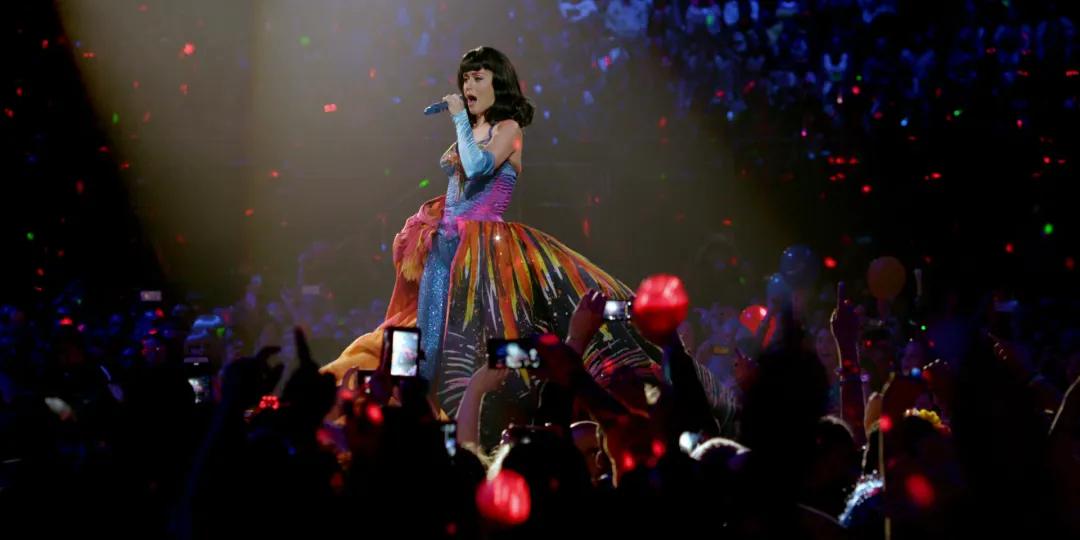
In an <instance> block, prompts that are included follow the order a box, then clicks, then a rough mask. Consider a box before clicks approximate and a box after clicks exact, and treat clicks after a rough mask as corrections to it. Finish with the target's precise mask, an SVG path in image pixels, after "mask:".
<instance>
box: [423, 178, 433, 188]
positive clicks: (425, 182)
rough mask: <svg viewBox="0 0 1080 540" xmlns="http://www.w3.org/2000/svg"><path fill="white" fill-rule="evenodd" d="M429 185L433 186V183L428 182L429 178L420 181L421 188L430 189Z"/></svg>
mask: <svg viewBox="0 0 1080 540" xmlns="http://www.w3.org/2000/svg"><path fill="white" fill-rule="evenodd" d="M429 184H431V181H430V180H428V179H427V178H423V179H421V180H420V187H421V188H426V187H428V185H429Z"/></svg>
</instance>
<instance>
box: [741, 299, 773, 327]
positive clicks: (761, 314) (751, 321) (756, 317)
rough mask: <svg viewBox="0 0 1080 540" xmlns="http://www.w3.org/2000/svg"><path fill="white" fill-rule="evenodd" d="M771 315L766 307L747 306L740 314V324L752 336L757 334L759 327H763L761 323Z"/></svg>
mask: <svg viewBox="0 0 1080 540" xmlns="http://www.w3.org/2000/svg"><path fill="white" fill-rule="evenodd" d="M768 314H769V309H768V308H766V307H765V306H760V305H753V306H747V307H746V309H744V310H742V313H740V314H739V322H740V323H742V325H743V327H744V328H746V329H747V330H749V331H750V333H751V334H756V333H757V331H758V327H759V326H761V321H764V320H765V316H766V315H768Z"/></svg>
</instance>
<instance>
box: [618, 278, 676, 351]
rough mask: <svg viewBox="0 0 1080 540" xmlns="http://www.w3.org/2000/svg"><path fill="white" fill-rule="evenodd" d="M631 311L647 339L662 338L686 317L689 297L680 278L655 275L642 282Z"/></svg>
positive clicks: (659, 339) (635, 322) (655, 339)
mask: <svg viewBox="0 0 1080 540" xmlns="http://www.w3.org/2000/svg"><path fill="white" fill-rule="evenodd" d="M632 310H633V320H634V324H635V325H636V326H637V327H638V330H640V331H641V333H642V334H643V335H644V336H645V338H646V339H649V340H651V341H661V340H663V339H665V338H666V337H667V336H669V335H671V333H672V332H674V331H675V329H676V328H678V327H679V325H680V324H682V322H683V321H684V320H686V315H687V313H688V312H689V310H690V297H689V296H687V294H686V289H685V288H684V287H683V284H682V280H680V279H679V278H678V277H676V276H673V275H670V274H656V275H652V276H649V277H647V278H645V279H644V280H643V281H642V282H641V285H640V286H639V287H638V290H637V296H636V297H635V298H634V303H633V307H632Z"/></svg>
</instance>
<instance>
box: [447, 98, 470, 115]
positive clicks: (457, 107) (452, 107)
mask: <svg viewBox="0 0 1080 540" xmlns="http://www.w3.org/2000/svg"><path fill="white" fill-rule="evenodd" d="M442 100H443V101H445V102H446V105H447V109H448V110H449V111H450V114H457V113H459V112H461V111H464V110H465V100H463V99H461V96H460V95H458V94H446V95H445V96H443V98H442Z"/></svg>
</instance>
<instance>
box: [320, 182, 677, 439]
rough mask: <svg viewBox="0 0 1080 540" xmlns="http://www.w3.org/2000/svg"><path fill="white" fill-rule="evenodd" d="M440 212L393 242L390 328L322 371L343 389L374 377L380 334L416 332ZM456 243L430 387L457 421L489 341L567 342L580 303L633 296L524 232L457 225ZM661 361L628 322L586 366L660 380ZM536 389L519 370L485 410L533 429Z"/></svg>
mask: <svg viewBox="0 0 1080 540" xmlns="http://www.w3.org/2000/svg"><path fill="white" fill-rule="evenodd" d="M443 204H444V198H443V197H439V198H437V199H433V200H431V201H428V202H427V203H424V205H423V206H422V207H421V208H420V211H419V212H417V213H416V215H414V216H412V217H410V218H409V219H408V220H407V221H406V224H405V227H404V228H403V229H402V231H401V232H400V233H398V235H397V236H396V237H395V238H394V266H395V269H396V271H397V280H396V283H395V286H394V292H393V294H392V296H391V300H390V305H389V308H388V309H387V313H386V320H385V321H384V322H383V324H382V325H380V327H379V328H377V329H376V330H375V331H374V332H371V333H368V334H365V335H363V336H360V337H359V338H357V339H356V340H355V341H354V342H353V343H352V344H351V345H349V347H348V348H346V349H345V351H344V352H343V353H342V354H341V356H340V357H338V359H337V360H335V361H333V362H332V363H330V364H328V365H327V366H325V367H324V368H323V371H324V372H329V373H333V374H335V375H336V376H337V377H338V379H339V380H340V379H341V377H343V376H344V374H345V372H346V371H348V369H349V368H352V367H358V368H360V369H375V368H376V367H377V366H378V363H379V355H380V353H381V348H382V329H383V328H385V327H387V326H416V325H417V306H418V300H419V284H420V280H421V276H422V275H423V271H424V263H425V261H426V259H427V256H428V253H429V251H430V250H431V249H432V242H433V240H435V239H436V238H437V234H438V229H439V223H440V221H441V219H442V211H443ZM456 239H457V247H456V249H455V250H454V252H453V258H452V263H451V264H450V271H449V286H448V291H447V296H446V315H445V325H444V326H443V335H442V339H441V342H442V345H441V354H440V355H439V356H440V358H438V359H436V360H434V361H435V362H436V364H435V366H434V370H433V372H434V377H433V380H432V389H433V392H434V394H435V397H436V400H437V403H438V404H439V406H441V407H442V408H443V410H444V411H446V412H447V413H448V414H450V415H451V416H453V415H454V414H455V413H456V412H457V407H458V402H459V401H460V399H461V395H462V393H463V392H464V390H465V387H466V385H467V384H468V381H469V377H470V376H471V375H472V373H473V372H474V371H475V370H476V369H478V368H479V367H480V366H481V365H483V363H484V362H486V361H487V351H486V343H487V340H488V339H490V338H506V339H512V338H517V337H528V336H531V335H534V334H538V333H543V332H554V333H556V334H558V335H560V336H565V335H566V332H567V329H568V326H569V323H570V316H571V315H572V314H573V312H574V308H575V306H576V305H577V302H578V300H579V299H580V298H581V297H582V296H583V295H584V294H585V293H586V292H587V291H588V290H589V289H597V290H600V291H602V292H603V293H604V294H605V295H607V296H608V298H611V299H616V300H625V299H629V298H630V296H631V294H632V291H631V290H630V289H629V288H628V287H627V286H626V285H624V284H623V283H621V282H619V281H618V280H616V279H614V278H612V277H611V276H610V275H608V274H607V273H605V272H604V271H603V270H601V269H600V268H598V267H597V266H596V265H594V264H593V263H591V262H589V260H588V259H586V258H585V257H583V256H581V255H580V254H578V253H577V252H575V251H574V250H572V249H570V248H568V247H566V246H565V245H563V244H562V243H561V242H559V241H558V240H556V239H555V238H553V237H552V236H550V235H548V234H546V233H544V232H542V231H539V230H537V229H534V228H532V227H528V226H525V225H522V224H520V223H508V222H501V221H467V220H465V221H458V222H457V238H456ZM659 358H660V351H659V350H658V349H657V348H656V347H655V346H654V345H652V344H651V343H649V342H647V341H645V340H644V339H643V338H642V337H641V336H640V335H638V334H637V332H636V331H635V330H634V329H633V327H631V326H630V325H629V324H628V323H608V324H605V325H604V326H603V327H602V328H601V330H600V333H599V334H598V335H597V337H596V338H595V339H594V340H593V341H592V343H591V344H590V345H589V347H588V348H587V349H586V351H585V359H584V360H585V363H586V368H587V369H588V370H589V371H590V372H591V373H592V374H593V375H594V376H595V377H596V378H597V379H598V380H601V381H602V380H604V379H605V378H606V377H605V375H611V374H613V373H615V372H617V371H618V372H621V373H623V374H630V373H635V372H636V373H637V374H638V375H640V377H641V378H647V379H656V378H657V377H658V376H659V370H658V369H657V363H656V362H657V361H658V360H659ZM428 361H429V362H431V361H432V360H431V359H429V360H428ZM624 370H629V371H624ZM534 383H535V381H531V380H530V379H529V377H528V374H527V373H525V372H524V371H522V372H520V377H517V378H511V380H510V381H508V387H507V388H506V389H505V390H504V391H503V392H502V393H501V394H502V395H501V396H489V398H488V403H490V401H491V400H492V399H493V398H494V400H495V401H500V402H505V403H506V404H507V405H508V406H511V407H514V406H516V407H518V408H520V409H521V410H522V411H521V413H520V414H512V415H511V418H510V420H514V421H520V422H523V423H527V422H528V420H529V419H528V418H527V414H528V412H527V410H528V409H530V408H531V407H530V406H529V402H530V400H529V399H528V397H529V396H530V395H531V396H533V397H535V392H533V389H534V388H535V384H534ZM485 409H488V407H485ZM521 415H526V416H521ZM485 416H486V413H485ZM503 425H505V424H503Z"/></svg>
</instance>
